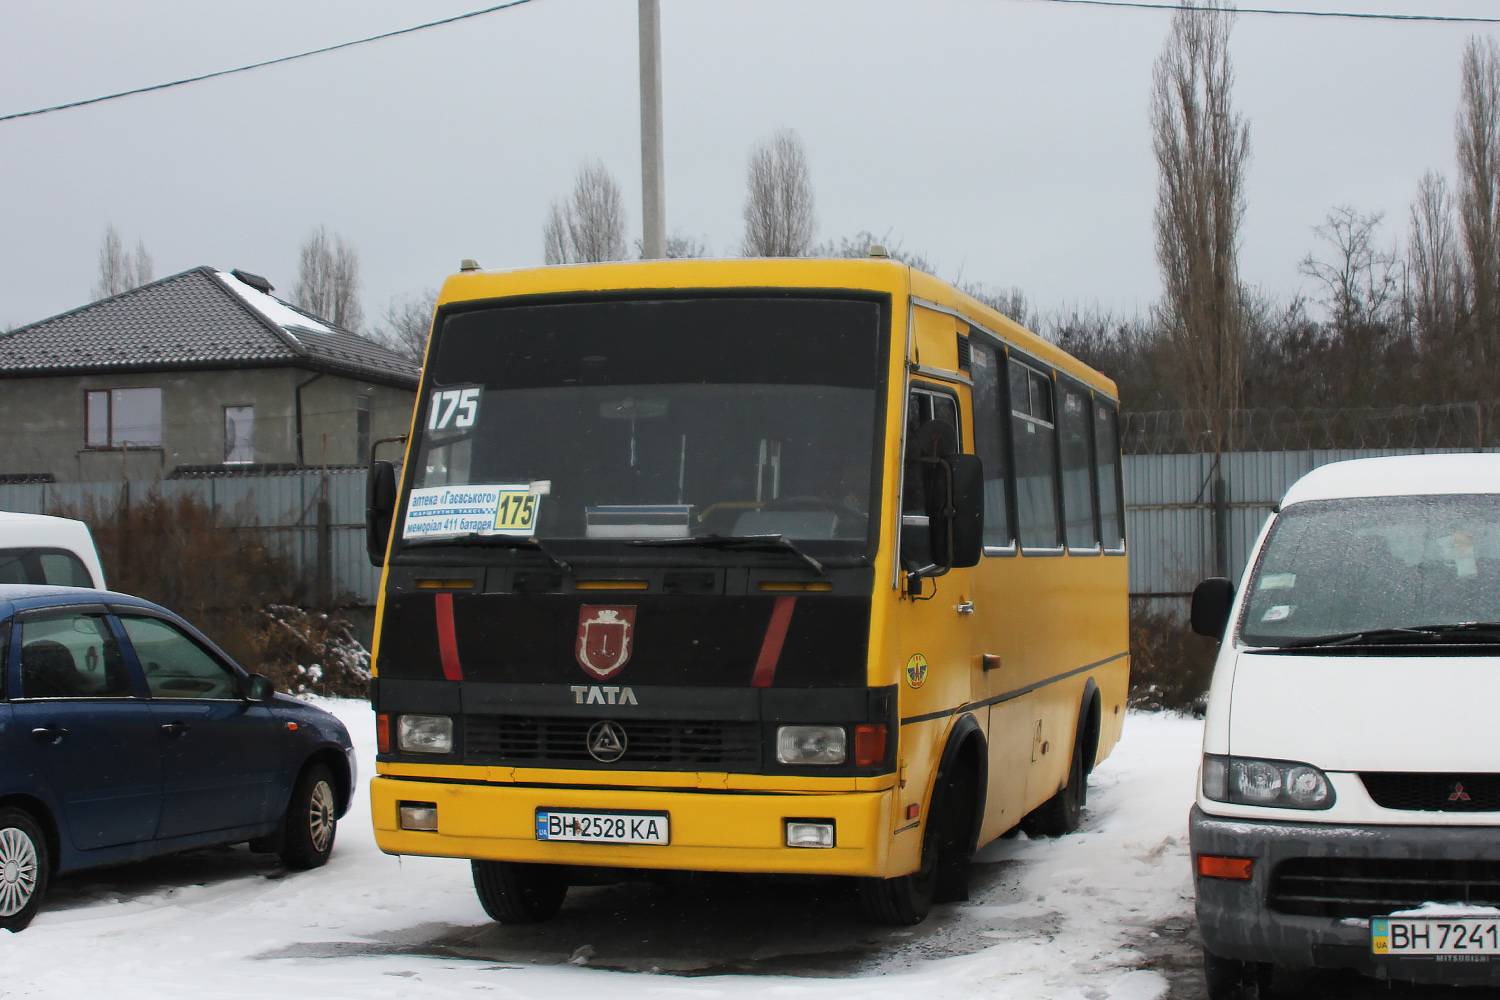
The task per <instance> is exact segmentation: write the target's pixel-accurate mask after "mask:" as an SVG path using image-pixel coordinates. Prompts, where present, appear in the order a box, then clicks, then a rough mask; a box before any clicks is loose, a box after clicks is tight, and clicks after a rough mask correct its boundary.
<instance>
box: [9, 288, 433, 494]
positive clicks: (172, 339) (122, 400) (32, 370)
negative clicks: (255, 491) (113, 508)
mask: <svg viewBox="0 0 1500 1000" xmlns="http://www.w3.org/2000/svg"><path fill="white" fill-rule="evenodd" d="M273 291H274V289H273V288H272V286H271V285H270V283H269V282H267V281H266V280H265V279H264V278H261V277H259V276H257V275H254V274H250V273H247V272H244V271H219V270H216V269H214V268H211V267H197V268H193V269H192V270H190V271H184V272H182V273H181V274H174V275H172V276H171V277H169V278H163V279H161V280H160V281H155V282H152V283H150V284H147V285H142V286H141V287H139V288H135V289H132V290H130V291H128V292H124V293H122V294H120V295H115V296H112V297H110V298H107V299H103V300H101V301H99V302H94V303H91V304H89V305H86V306H83V307H81V308H79V309H74V310H72V311H70V312H65V313H63V314H61V315H59V316H53V317H51V318H50V319H44V320H42V321H40V322H38V323H32V324H31V325H29V326H23V327H20V328H19V329H16V330H12V331H11V332H9V333H7V334H4V335H0V428H3V433H0V482H25V481H33V482H34V481H42V482H68V481H96V480H118V479H121V478H128V479H132V480H152V479H165V478H174V477H182V476H201V475H209V474H235V473H244V472H257V471H258V472H265V471H268V470H290V469H295V468H299V467H300V468H318V467H323V466H340V465H353V464H363V463H364V462H366V461H368V459H369V453H370V444H371V442H373V441H375V440H377V439H379V438H382V437H391V436H394V435H397V434H404V433H406V431H407V429H408V427H409V425H410V423H411V412H412V405H413V402H414V399H415V394H416V388H417V379H418V375H419V370H418V366H417V365H416V364H415V363H413V362H412V361H410V360H408V359H407V358H405V357H403V356H401V355H400V354H397V353H396V352H394V351H392V350H389V349H388V348H386V347H383V346H381V345H380V344H376V343H374V342H372V341H370V340H367V339H365V338H363V337H360V336H359V335H357V334H355V333H351V332H350V331H348V330H344V329H341V328H340V327H337V326H335V325H334V324H332V323H330V322H328V321H326V320H323V319H319V318H318V317H316V316H313V315H311V314H309V313H306V312H304V311H302V310H300V309H298V308H296V307H295V306H292V305H290V304H289V303H286V302H283V301H282V300H281V299H279V298H277V297H276V296H274V295H273V294H271V293H272V292H273Z"/></svg>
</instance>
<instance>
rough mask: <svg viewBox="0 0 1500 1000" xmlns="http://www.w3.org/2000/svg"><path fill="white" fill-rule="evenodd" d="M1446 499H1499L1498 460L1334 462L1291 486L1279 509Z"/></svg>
mask: <svg viewBox="0 0 1500 1000" xmlns="http://www.w3.org/2000/svg"><path fill="white" fill-rule="evenodd" d="M1444 493H1500V455H1481V454H1476V453H1460V454H1450V455H1392V456H1388V457H1385V458H1358V459H1354V460H1353V461H1349V462H1333V463H1330V464H1329V465H1324V466H1320V467H1319V468H1316V469H1314V470H1312V471H1311V472H1309V473H1308V474H1307V475H1305V476H1303V477H1302V478H1301V479H1299V480H1297V481H1296V482H1295V483H1293V484H1292V486H1291V489H1289V490H1287V491H1286V496H1285V497H1283V498H1282V501H1281V505H1282V506H1283V507H1288V506H1290V505H1292V504H1294V503H1303V502H1305V501H1308V500H1340V499H1344V498H1347V497H1398V496H1433V495H1438V494H1444Z"/></svg>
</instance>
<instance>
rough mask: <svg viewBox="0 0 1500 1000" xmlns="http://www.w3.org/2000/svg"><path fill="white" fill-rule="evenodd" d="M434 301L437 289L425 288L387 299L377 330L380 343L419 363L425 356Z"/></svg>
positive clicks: (435, 301)
mask: <svg viewBox="0 0 1500 1000" xmlns="http://www.w3.org/2000/svg"><path fill="white" fill-rule="evenodd" d="M437 298H438V293H437V289H435V288H429V289H426V290H425V291H422V292H419V293H417V294H416V295H408V296H406V297H405V298H395V299H391V301H390V303H389V304H387V305H386V307H385V314H384V316H383V317H382V318H381V323H380V326H379V328H378V331H377V332H378V335H379V338H380V340H381V341H382V342H384V343H385V344H386V346H388V347H390V349H391V350H393V351H395V352H396V353H397V354H400V355H402V356H403V357H407V358H411V359H412V360H413V361H417V362H420V361H421V360H422V358H423V357H424V356H425V355H426V354H427V338H428V336H429V335H430V334H431V333H432V314H433V312H434V311H435V310H436V309H437Z"/></svg>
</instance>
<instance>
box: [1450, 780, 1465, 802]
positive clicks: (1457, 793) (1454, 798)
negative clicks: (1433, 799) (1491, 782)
mask: <svg viewBox="0 0 1500 1000" xmlns="http://www.w3.org/2000/svg"><path fill="white" fill-rule="evenodd" d="M1448 801H1449V802H1468V801H1470V799H1469V793H1468V792H1466V791H1464V783H1463V782H1462V781H1457V782H1454V784H1453V794H1452V795H1450V796H1448Z"/></svg>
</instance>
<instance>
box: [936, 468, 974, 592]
mask: <svg viewBox="0 0 1500 1000" xmlns="http://www.w3.org/2000/svg"><path fill="white" fill-rule="evenodd" d="M934 472H935V473H936V474H935V475H933V476H931V478H930V479H929V483H930V484H931V487H932V488H931V489H929V490H928V492H927V497H928V507H927V532H928V538H929V540H930V545H931V551H932V559H933V562H934V563H936V564H937V565H939V566H942V567H945V568H949V569H951V568H953V567H960V566H976V565H978V564H979V557H980V556H981V555H982V554H983V552H984V465H983V463H982V462H980V460H979V456H978V455H944V456H943V457H941V458H939V459H937V461H936V463H935V468H934Z"/></svg>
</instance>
